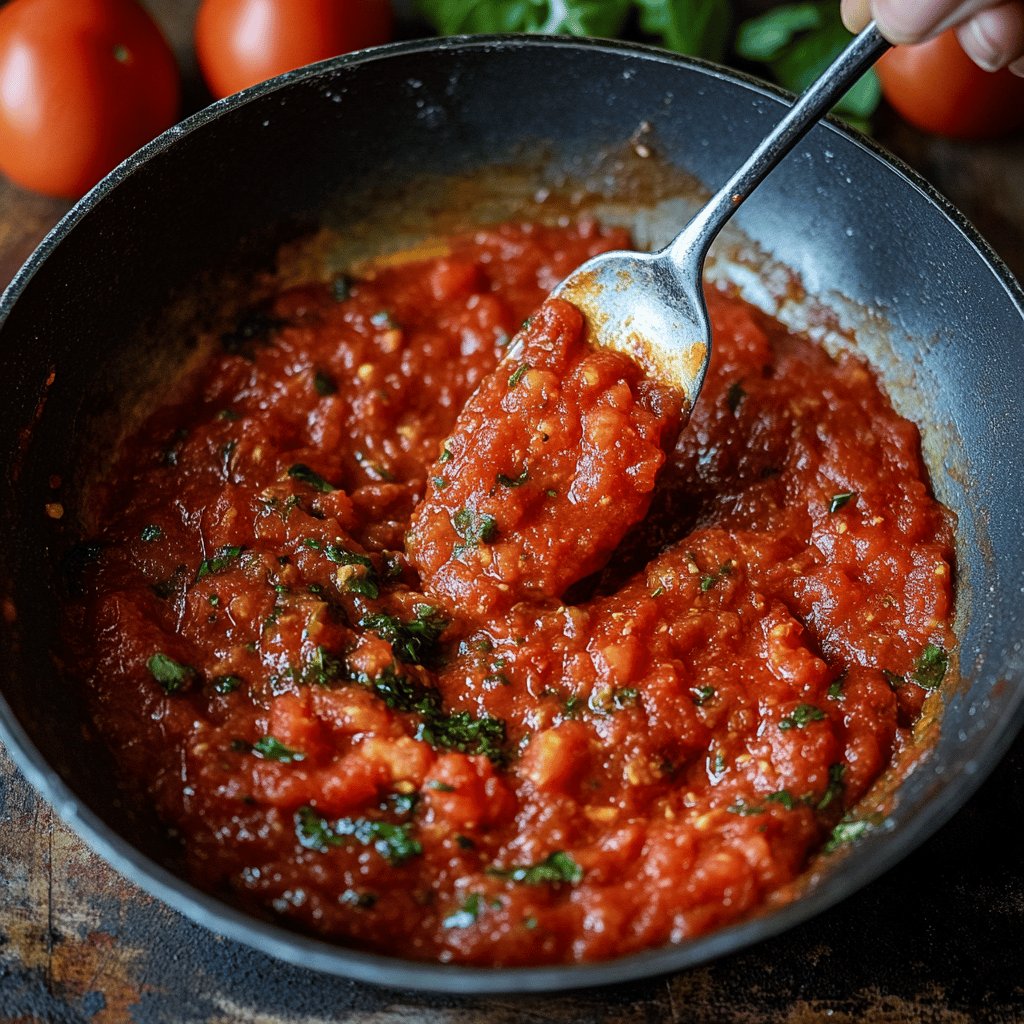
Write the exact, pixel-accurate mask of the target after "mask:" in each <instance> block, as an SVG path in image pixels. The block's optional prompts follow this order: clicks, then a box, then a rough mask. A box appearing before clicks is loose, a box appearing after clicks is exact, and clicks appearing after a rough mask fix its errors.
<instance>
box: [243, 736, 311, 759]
mask: <svg viewBox="0 0 1024 1024" xmlns="http://www.w3.org/2000/svg"><path fill="white" fill-rule="evenodd" d="M252 752H253V753H254V754H258V755H259V756H260V757H262V758H263V759H264V760H265V761H280V762H281V763H282V764H291V763H292V762H293V761H305V760H306V755H305V754H303V753H302V752H301V751H299V750H292V749H291V748H290V747H286V746H285V745H284V744H283V743H282V742H281V741H280V740H279V739H276V738H275V737H273V736H261V737H260V738H259V739H258V740H257V741H256V742H255V743H254V744H253V745H252Z"/></svg>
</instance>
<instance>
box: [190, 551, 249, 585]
mask: <svg viewBox="0 0 1024 1024" xmlns="http://www.w3.org/2000/svg"><path fill="white" fill-rule="evenodd" d="M244 550H245V549H244V548H242V547H240V546H239V545H237V544H225V545H224V546H223V547H220V548H217V550H216V551H215V552H214V553H213V557H212V558H204V559H203V560H202V561H201V562H200V563H199V569H198V570H197V571H196V582H198V581H199V580H201V579H202V578H203V577H204V576H212V575H215V574H216V573H218V572H223V571H224V570H225V569H227V568H228V567H229V566H230V565H231V563H232V562H234V561H235V559H237V558H238V556H239V555H240V554H241V553H242V552H243V551H244Z"/></svg>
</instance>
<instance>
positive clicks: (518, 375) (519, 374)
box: [508, 325, 533, 388]
mask: <svg viewBox="0 0 1024 1024" xmlns="http://www.w3.org/2000/svg"><path fill="white" fill-rule="evenodd" d="M524 326H525V325H524ZM532 369H533V367H532V366H531V365H530V364H529V363H523V364H522V365H521V366H519V367H518V369H516V370H514V371H513V373H512V375H511V376H510V377H509V379H508V386H509V387H510V388H514V387H515V386H516V385H517V384H518V383H519V382H520V381H521V380H522V379H523V377H525V376H526V373H527V371H528V370H532Z"/></svg>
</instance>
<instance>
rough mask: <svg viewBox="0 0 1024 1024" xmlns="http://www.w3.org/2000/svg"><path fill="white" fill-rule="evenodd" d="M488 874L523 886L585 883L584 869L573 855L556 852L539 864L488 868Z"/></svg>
mask: <svg viewBox="0 0 1024 1024" xmlns="http://www.w3.org/2000/svg"><path fill="white" fill-rule="evenodd" d="M487 874H489V875H494V876H495V877H496V878H507V879H509V881H512V882H521V883H522V884H523V885H545V884H558V883H559V882H568V883H569V885H579V883H580V882H582V881H583V868H581V867H580V866H579V864H577V863H576V861H575V860H574V859H573V858H572V855H571V854H568V853H566V852H565V851H564V850H555V852H554V853H552V854H549V855H548V856H547V857H546V858H545V859H544V860H542V861H540V863H538V864H521V865H517V866H515V867H511V868H493V867H492V868H488V869H487Z"/></svg>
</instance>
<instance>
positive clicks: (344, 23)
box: [195, 0, 392, 99]
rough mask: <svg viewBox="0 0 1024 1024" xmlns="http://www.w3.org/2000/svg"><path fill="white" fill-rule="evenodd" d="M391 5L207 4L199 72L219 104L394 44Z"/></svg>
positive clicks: (316, 1)
mask: <svg viewBox="0 0 1024 1024" xmlns="http://www.w3.org/2000/svg"><path fill="white" fill-rule="evenodd" d="M391 27H392V13H391V4H390V2H389V0H203V4H202V6H201V7H200V8H199V14H198V15H197V17H196V28H195V44H196V55H197V56H198V58H199V67H200V69H201V70H202V72H203V78H204V79H205V80H206V84H207V87H208V88H209V90H210V92H211V93H212V94H213V95H214V96H215V97H216V98H217V99H220V98H221V97H224V96H230V95H231V94H232V93H235V92H238V91H239V90H240V89H245V88H246V87H248V86H250V85H255V84H256V83H257V82H262V81H264V80H265V79H267V78H272V77H273V76H274V75H280V74H283V73H284V72H285V71H292V70H293V69H295V68H298V67H302V66H303V65H305V64H312V63H314V62H315V61H318V60H326V59H327V58H328V57H335V56H337V55H338V54H339V53H348V52H350V51H352V50H361V49H363V48H364V47H366V46H377V45H379V44H380V43H386V42H387V41H388V40H389V39H390V38H391Z"/></svg>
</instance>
